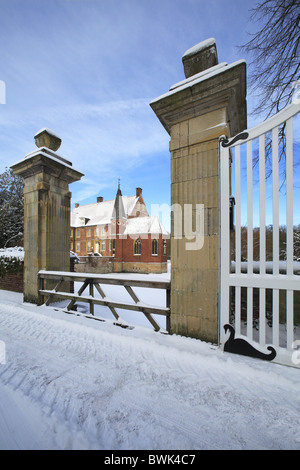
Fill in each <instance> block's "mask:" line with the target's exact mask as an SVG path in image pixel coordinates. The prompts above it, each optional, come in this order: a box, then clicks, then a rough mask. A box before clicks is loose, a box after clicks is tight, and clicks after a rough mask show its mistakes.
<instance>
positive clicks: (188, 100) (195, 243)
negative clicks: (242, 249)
mask: <svg viewBox="0 0 300 470" xmlns="http://www.w3.org/2000/svg"><path fill="white" fill-rule="evenodd" d="M182 61H183V66H184V71H185V76H186V79H185V80H183V81H181V82H179V83H177V84H176V85H173V86H172V87H171V88H170V90H169V92H167V93H166V94H164V95H162V96H160V97H158V98H156V99H155V100H153V101H152V102H151V103H150V106H151V108H152V109H153V111H154V112H155V113H156V115H157V117H158V118H159V120H160V121H161V123H162V125H163V126H164V127H165V129H166V131H167V132H168V133H169V135H170V138H171V139H170V152H171V211H172V214H171V332H172V333H176V334H180V335H184V336H190V337H195V338H199V339H201V340H204V341H209V342H213V343H217V342H218V309H219V303H220V302H222V299H220V295H219V218H220V215H219V157H218V139H219V137H220V136H221V135H226V136H230V135H235V134H237V133H238V132H240V131H241V130H243V129H245V128H246V127H247V117H246V63H245V61H238V62H235V63H233V64H227V63H221V64H218V58H217V49H216V42H215V40H214V39H208V40H206V41H204V42H202V43H200V44H198V45H197V46H195V47H193V48H192V49H189V50H188V51H187V52H186V53H185V54H184V56H183V58H182ZM203 207H204V211H201V209H199V208H203ZM178 208H179V210H178ZM179 213H180V214H181V215H182V217H181V219H182V220H179V219H178V214H179ZM189 214H193V217H192V219H193V220H189V217H190V216H189ZM199 221H200V222H203V224H202V225H201V227H200V228H198V231H197V223H198V222H199ZM188 227H190V228H189V229H188V230H187V228H188ZM195 228H196V230H195ZM181 234H182V236H181ZM191 235H194V239H191Z"/></svg>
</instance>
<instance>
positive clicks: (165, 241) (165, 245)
mask: <svg viewBox="0 0 300 470" xmlns="http://www.w3.org/2000/svg"><path fill="white" fill-rule="evenodd" d="M166 254H167V240H164V255H166Z"/></svg>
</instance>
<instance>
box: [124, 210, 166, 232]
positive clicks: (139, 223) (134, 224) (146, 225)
mask: <svg viewBox="0 0 300 470" xmlns="http://www.w3.org/2000/svg"><path fill="white" fill-rule="evenodd" d="M136 234H153V235H159V234H162V235H165V236H166V237H168V236H169V233H168V232H167V230H166V229H165V228H164V227H163V225H162V223H161V222H160V220H159V218H158V217H157V216H156V215H152V216H146V217H136V218H133V219H128V220H127V224H126V228H125V231H124V235H136Z"/></svg>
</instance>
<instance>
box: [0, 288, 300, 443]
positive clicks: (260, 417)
mask: <svg viewBox="0 0 300 470" xmlns="http://www.w3.org/2000/svg"><path fill="white" fill-rule="evenodd" d="M0 341H3V342H4V343H5V347H6V351H5V352H6V361H5V362H6V363H5V364H0V449H110V450H122V449H128V450H130V449H135V450H138V449H148V450H172V449H173V450H185V449H187V450H195V449H300V393H299V392H300V372H299V369H293V368H288V367H285V366H280V365H276V364H270V363H265V362H263V361H259V360H254V359H253V360H252V359H250V358H245V357H239V356H235V355H229V354H226V353H222V352H221V351H220V350H218V349H216V348H215V347H213V346H212V345H209V344H206V343H202V342H201V341H198V340H194V339H190V338H183V337H178V336H167V335H162V334H160V333H155V332H154V331H152V330H151V329H150V328H144V327H136V328H134V329H133V330H126V329H122V328H120V327H117V326H115V325H113V324H112V322H109V321H107V322H105V323H103V322H98V321H94V320H90V319H87V318H84V317H78V316H73V315H67V314H65V313H62V312H61V311H57V310H55V309H54V308H52V307H35V306H32V305H29V304H23V303H22V296H21V295H19V294H15V293H10V292H5V291H0Z"/></svg>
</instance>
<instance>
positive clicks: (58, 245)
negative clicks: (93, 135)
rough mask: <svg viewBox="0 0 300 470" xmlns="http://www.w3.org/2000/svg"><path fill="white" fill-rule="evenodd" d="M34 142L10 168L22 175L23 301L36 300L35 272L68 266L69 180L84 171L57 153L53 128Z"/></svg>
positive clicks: (63, 268)
mask: <svg viewBox="0 0 300 470" xmlns="http://www.w3.org/2000/svg"><path fill="white" fill-rule="evenodd" d="M35 142H36V145H37V147H38V149H37V150H35V151H34V152H32V153H30V154H28V155H26V156H25V158H24V159H23V160H21V161H20V162H18V163H15V164H14V165H12V167H11V168H12V170H13V171H14V172H15V173H16V174H17V175H19V176H22V177H23V178H24V251H25V259H24V301H25V302H30V303H35V304H39V292H38V291H39V285H38V272H39V271H40V270H53V271H69V270H70V199H71V193H70V191H69V184H70V183H72V182H74V181H78V180H80V178H81V177H82V176H83V174H82V173H80V172H79V171H77V170H75V169H74V168H73V167H72V163H71V162H70V161H68V160H66V159H65V158H63V157H61V156H60V155H59V154H58V153H56V150H58V148H59V147H60V144H61V139H60V138H59V137H58V136H56V135H55V134H54V133H53V132H52V131H50V130H49V129H41V131H39V132H38V133H37V134H36V135H35ZM46 288H47V287H46Z"/></svg>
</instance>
